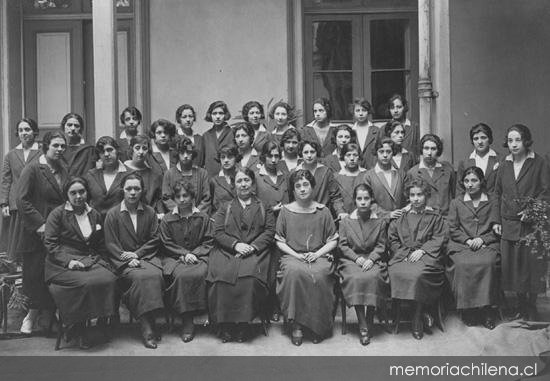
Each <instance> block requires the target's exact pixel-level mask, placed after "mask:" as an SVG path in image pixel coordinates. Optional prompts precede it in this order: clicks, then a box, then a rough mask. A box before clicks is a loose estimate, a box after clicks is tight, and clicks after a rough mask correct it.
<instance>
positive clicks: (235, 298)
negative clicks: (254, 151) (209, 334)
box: [206, 168, 275, 343]
mask: <svg viewBox="0 0 550 381" xmlns="http://www.w3.org/2000/svg"><path fill="white" fill-rule="evenodd" d="M234 181H235V190H236V193H237V197H236V198H235V199H234V200H233V201H231V202H230V203H229V204H227V205H226V206H224V207H223V208H221V209H220V210H219V211H218V212H217V213H216V216H215V222H214V242H215V246H214V248H213V249H212V251H211V252H210V258H209V262H208V275H207V277H206V280H207V282H208V284H209V288H208V307H209V308H208V310H209V313H210V319H211V320H212V321H213V322H215V323H217V324H220V327H221V332H222V342H224V343H225V342H228V341H231V340H233V339H235V340H236V341H238V342H243V341H245V340H246V339H247V335H248V332H247V331H248V325H249V324H248V323H249V322H251V321H252V320H253V319H254V318H255V317H256V316H259V315H260V313H261V311H262V309H263V308H265V302H266V298H267V295H268V284H267V283H268V269H269V259H270V251H271V244H272V242H273V236H274V234H275V231H274V230H275V219H274V217H273V212H271V210H270V209H268V208H266V207H265V206H264V205H263V204H262V202H261V201H260V200H258V199H257V198H256V197H255V196H253V194H252V189H253V185H254V181H255V176H254V172H252V171H251V170H250V169H248V168H241V169H239V170H238V171H237V173H236V174H235V180H234Z"/></svg>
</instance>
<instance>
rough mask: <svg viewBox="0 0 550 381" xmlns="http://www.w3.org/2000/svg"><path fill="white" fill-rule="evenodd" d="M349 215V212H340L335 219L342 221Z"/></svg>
mask: <svg viewBox="0 0 550 381" xmlns="http://www.w3.org/2000/svg"><path fill="white" fill-rule="evenodd" d="M347 216H349V213H340V214H339V215H338V217H337V218H336V220H337V221H342V220H343V219H344V218H346V217H347Z"/></svg>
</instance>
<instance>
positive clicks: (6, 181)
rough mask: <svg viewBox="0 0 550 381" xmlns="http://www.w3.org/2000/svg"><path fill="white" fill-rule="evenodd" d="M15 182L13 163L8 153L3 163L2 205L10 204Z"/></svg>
mask: <svg viewBox="0 0 550 381" xmlns="http://www.w3.org/2000/svg"><path fill="white" fill-rule="evenodd" d="M12 183H13V176H12V172H11V165H10V160H9V157H8V155H6V156H5V157H4V163H3V165H2V182H1V184H0V206H4V205H9V198H10V190H11V185H12Z"/></svg>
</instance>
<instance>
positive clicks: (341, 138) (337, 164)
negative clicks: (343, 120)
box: [323, 124, 361, 173]
mask: <svg viewBox="0 0 550 381" xmlns="http://www.w3.org/2000/svg"><path fill="white" fill-rule="evenodd" d="M331 139H332V141H333V145H334V146H335V147H336V149H335V150H334V151H333V152H332V153H331V154H330V155H326V156H325V157H324V158H323V164H325V165H326V166H327V167H329V168H330V169H332V170H333V171H334V173H338V172H340V170H341V169H343V168H344V166H345V163H344V160H342V159H341V157H342V149H343V148H344V146H345V145H346V144H350V143H355V144H357V135H356V134H355V131H354V130H352V129H351V127H350V126H348V125H347V124H341V125H339V126H336V127H335V128H334V129H333V132H332V136H331ZM358 146H359V145H358ZM359 150H361V149H359ZM359 154H361V152H359Z"/></svg>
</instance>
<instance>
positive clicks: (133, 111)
mask: <svg viewBox="0 0 550 381" xmlns="http://www.w3.org/2000/svg"><path fill="white" fill-rule="evenodd" d="M126 113H128V114H130V115H132V116H135V117H136V119H137V120H139V122H140V123H141V121H142V120H143V116H142V115H141V111H139V109H138V108H137V107H135V106H128V107H126V108H125V109H124V110H122V112H121V113H120V123H122V124H124V114H126Z"/></svg>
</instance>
